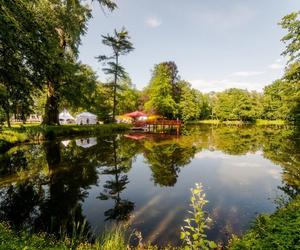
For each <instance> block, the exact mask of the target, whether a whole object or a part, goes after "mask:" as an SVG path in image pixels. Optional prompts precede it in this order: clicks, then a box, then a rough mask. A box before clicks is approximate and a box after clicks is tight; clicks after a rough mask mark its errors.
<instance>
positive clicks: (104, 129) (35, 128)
mask: <svg viewBox="0 0 300 250" xmlns="http://www.w3.org/2000/svg"><path fill="white" fill-rule="evenodd" d="M129 128H130V126H129V125H126V124H101V125H83V126H79V125H62V126H44V125H26V126H22V125H21V126H12V127H11V128H7V127H3V128H2V130H1V131H0V152H1V151H4V150H7V149H8V148H10V147H12V146H14V145H16V144H18V143H22V142H34V141H39V140H48V139H53V138H64V137H70V136H81V135H82V136H84V135H93V136H102V135H109V134H112V133H117V132H122V131H126V130H128V129H129Z"/></svg>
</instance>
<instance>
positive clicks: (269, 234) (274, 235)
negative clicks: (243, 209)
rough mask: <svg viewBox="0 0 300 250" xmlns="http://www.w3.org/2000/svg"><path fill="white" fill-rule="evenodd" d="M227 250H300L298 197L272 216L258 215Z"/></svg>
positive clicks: (299, 203)
mask: <svg viewBox="0 0 300 250" xmlns="http://www.w3.org/2000/svg"><path fill="white" fill-rule="evenodd" d="M229 249H231V250H240V249H260V250H263V249H266V250H267V249H268V250H269V249H300V195H298V197H296V199H295V200H293V201H292V202H291V203H289V204H288V205H286V206H285V207H283V208H280V209H278V210H277V211H276V212H275V213H274V214H272V215H260V216H259V217H258V218H257V219H256V221H255V223H254V225H253V227H252V228H251V229H250V230H249V231H248V232H247V233H246V234H245V235H244V236H243V237H242V238H241V239H239V238H237V237H233V239H232V241H231V243H230V246H229Z"/></svg>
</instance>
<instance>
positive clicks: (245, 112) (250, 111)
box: [212, 89, 260, 121]
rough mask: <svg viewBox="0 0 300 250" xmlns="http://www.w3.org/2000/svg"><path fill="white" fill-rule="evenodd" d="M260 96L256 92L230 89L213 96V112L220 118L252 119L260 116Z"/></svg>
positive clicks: (214, 115)
mask: <svg viewBox="0 0 300 250" xmlns="http://www.w3.org/2000/svg"><path fill="white" fill-rule="evenodd" d="M259 103H260V96H259V94H257V93H255V92H248V91H247V90H241V89H229V90H225V91H223V92H220V93H217V94H216V96H214V98H213V107H212V114H213V117H216V118H218V119H220V120H242V121H252V120H255V119H256V118H259V117H260V104H259Z"/></svg>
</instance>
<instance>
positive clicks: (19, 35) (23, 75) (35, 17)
mask: <svg viewBox="0 0 300 250" xmlns="http://www.w3.org/2000/svg"><path fill="white" fill-rule="evenodd" d="M98 2H99V3H100V4H101V6H104V7H107V8H108V9H109V10H113V9H114V8H116V4H115V3H114V1H112V0H98ZM0 11H1V18H0V82H1V84H3V85H4V86H5V88H6V91H7V93H8V94H10V93H11V92H18V89H20V88H19V87H18V86H21V89H26V92H28V93H31V92H34V91H35V90H36V88H39V89H42V87H43V86H45V85H46V86H47V92H48V93H47V95H48V96H47V102H46V106H45V117H44V122H45V123H47V124H52V123H54V124H57V123H58V106H59V100H60V96H61V93H60V88H61V86H63V85H66V84H68V82H67V81H66V79H65V76H66V75H67V74H70V72H72V65H73V64H74V62H75V61H76V59H77V54H78V46H79V44H80V38H81V35H82V34H84V33H85V31H86V28H87V21H88V19H89V18H90V17H91V11H90V9H89V7H88V6H87V4H86V1H84V0H65V1H58V0H32V1H31V0H19V1H1V10H0ZM28 83H29V84H28ZM9 88H12V89H13V91H10V89H9ZM12 96H14V95H12ZM26 98H29V99H30V94H29V95H28V94H26V95H22V99H24V100H25V101H26ZM9 112H10V110H9V109H7V110H6V113H9Z"/></svg>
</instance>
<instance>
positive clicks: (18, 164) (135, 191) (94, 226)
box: [0, 125, 300, 245]
mask: <svg viewBox="0 0 300 250" xmlns="http://www.w3.org/2000/svg"><path fill="white" fill-rule="evenodd" d="M184 134H185V135H182V136H180V137H176V136H171V135H146V134H138V133H128V134H118V135H111V136H107V137H101V138H94V137H91V138H64V139H62V140H56V141H48V142H43V143H39V144H28V145H20V146H18V147H15V148H12V149H10V150H9V151H8V152H6V153H4V154H2V155H0V219H1V220H6V221H9V222H10V223H11V224H12V225H13V227H15V228H16V229H21V228H22V229H24V228H25V229H30V230H33V231H36V232H38V231H45V232H50V233H55V234H58V233H59V231H66V232H69V231H70V230H71V229H72V225H73V223H74V222H78V221H79V222H80V221H84V220H86V228H87V229H88V230H90V231H91V232H93V234H95V235H99V234H101V232H103V230H104V229H105V228H109V227H110V226H111V225H113V224H115V223H119V222H124V221H126V222H127V223H128V225H129V230H133V229H136V230H138V231H140V232H141V233H142V235H143V238H144V240H149V241H152V242H153V243H156V244H159V245H163V244H165V243H166V242H171V243H172V244H174V245H178V244H180V241H179V233H180V226H181V225H183V224H184V223H183V220H184V218H186V217H187V216H188V209H189V203H190V202H189V199H190V189H191V188H192V187H194V186H195V183H196V182H201V183H202V184H203V186H204V191H205V193H206V198H207V199H208V200H209V203H208V204H207V205H206V207H205V210H206V211H207V212H208V213H209V216H210V217H211V218H212V220H213V225H212V227H211V229H210V230H209V231H207V234H208V238H209V239H212V240H216V241H219V242H226V241H227V240H228V238H230V236H231V235H232V234H242V233H243V232H245V230H247V229H248V228H249V226H250V225H251V222H252V221H253V220H254V219H255V217H256V216H257V215H258V214H261V213H272V212H274V211H275V210H276V207H278V206H279V205H280V202H282V200H285V199H288V198H289V197H290V196H293V194H294V193H295V192H297V191H299V187H300V141H299V136H298V132H297V131H295V129H293V128H290V127H274V126H273V127H258V126H241V127H236V126H232V127H230V126H229V127H225V126H209V125H195V126H190V127H187V128H186V129H185V131H184Z"/></svg>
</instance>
